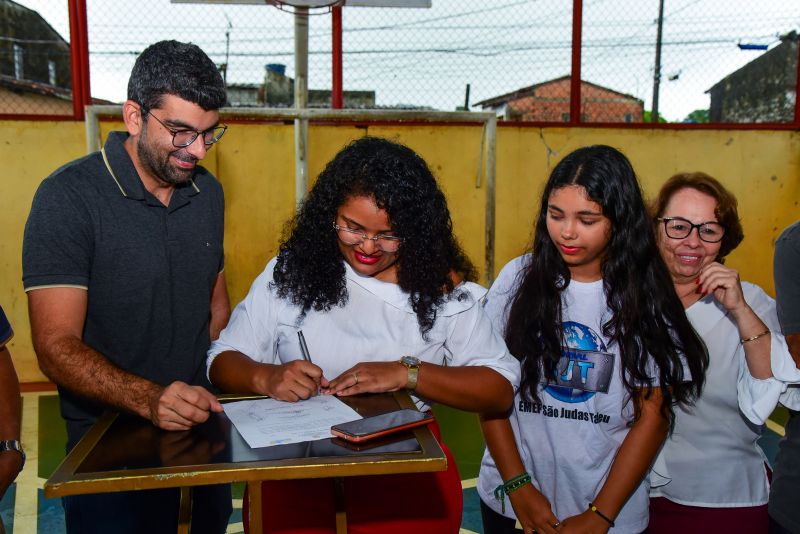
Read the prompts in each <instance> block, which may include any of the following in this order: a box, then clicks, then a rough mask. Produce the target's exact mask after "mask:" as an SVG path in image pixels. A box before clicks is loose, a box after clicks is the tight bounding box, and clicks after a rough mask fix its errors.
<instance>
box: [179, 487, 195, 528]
mask: <svg viewBox="0 0 800 534" xmlns="http://www.w3.org/2000/svg"><path fill="white" fill-rule="evenodd" d="M191 522H192V488H191V487H185V488H181V500H180V506H179V507H178V534H189V528H190V526H191Z"/></svg>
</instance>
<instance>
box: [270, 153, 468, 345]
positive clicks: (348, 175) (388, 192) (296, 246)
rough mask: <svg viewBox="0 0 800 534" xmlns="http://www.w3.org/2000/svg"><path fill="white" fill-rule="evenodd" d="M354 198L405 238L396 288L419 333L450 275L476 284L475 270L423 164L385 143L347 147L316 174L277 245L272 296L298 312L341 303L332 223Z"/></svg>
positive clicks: (449, 286)
mask: <svg viewBox="0 0 800 534" xmlns="http://www.w3.org/2000/svg"><path fill="white" fill-rule="evenodd" d="M360 196H364V197H369V198H371V199H373V200H374V201H375V204H376V205H377V206H378V207H379V208H380V209H382V210H385V211H386V213H387V214H388V216H389V222H390V223H391V227H392V230H393V231H394V232H395V233H396V234H397V235H398V236H401V237H402V238H403V242H402V244H401V246H400V248H399V249H398V251H397V277H398V284H399V286H400V288H401V289H402V290H403V291H404V292H406V293H408V294H409V302H410V304H411V306H412V309H413V310H414V312H415V313H416V315H417V321H418V322H419V326H420V331H421V333H422V334H423V336H424V335H425V334H426V333H427V332H428V331H429V330H430V329H431V328H432V327H433V324H434V322H435V321H436V311H437V309H438V307H439V306H440V305H442V304H443V303H444V301H445V299H446V296H447V295H448V294H449V293H450V292H451V291H453V289H454V287H455V283H454V278H460V279H462V280H475V279H476V273H475V268H474V267H473V265H472V263H471V262H470V261H469V259H468V258H467V256H466V255H465V254H464V252H463V251H462V250H461V247H460V246H459V244H458V242H457V241H456V238H455V236H454V235H453V224H452V221H451V219H450V212H449V210H448V209H447V201H446V200H445V197H444V193H442V191H441V190H440V189H439V186H438V184H437V183H436V179H435V178H434V177H433V174H431V171H430V169H428V166H427V164H426V163H425V161H424V160H423V159H422V158H421V157H419V156H418V155H417V154H416V153H415V152H414V151H413V150H411V149H410V148H408V147H405V146H403V145H400V144H397V143H394V142H391V141H388V140H386V139H381V138H377V137H364V138H361V139H359V140H357V141H354V142H352V143H351V144H349V145H348V146H346V147H345V148H344V149H343V150H341V151H340V152H339V153H338V154H337V155H336V156H335V157H334V158H333V160H331V161H330V162H329V163H328V165H327V166H326V167H325V169H324V170H323V171H322V173H321V174H320V175H319V177H318V178H317V181H316V183H315V184H314V186H313V187H312V189H311V191H309V193H308V196H307V197H306V199H305V200H304V201H303V203H302V205H301V206H300V208H299V209H298V212H297V214H296V216H295V217H294V219H293V220H292V221H291V222H290V223H289V226H288V230H287V234H288V236H287V237H285V238H284V240H283V241H282V243H281V245H280V249H279V252H278V260H277V264H276V266H275V273H274V283H275V287H276V288H277V290H278V295H279V296H280V297H281V298H287V299H289V300H291V302H292V303H293V304H295V305H297V306H300V307H301V308H302V310H303V312H302V314H303V315H305V313H306V312H307V311H308V310H310V309H312V308H313V309H314V310H316V311H328V310H330V309H331V308H332V307H333V306H343V305H344V304H346V303H347V298H348V295H347V286H346V280H345V267H344V263H343V261H342V255H341V252H340V251H339V245H338V237H337V235H336V232H335V231H334V229H333V226H332V225H333V221H334V220H335V219H336V215H337V211H338V209H339V207H340V206H341V205H342V204H343V203H344V202H346V201H347V200H348V199H349V198H352V197H360ZM310 250H313V251H314V252H315V253H314V254H309V253H308V251H310ZM454 275H455V276H454Z"/></svg>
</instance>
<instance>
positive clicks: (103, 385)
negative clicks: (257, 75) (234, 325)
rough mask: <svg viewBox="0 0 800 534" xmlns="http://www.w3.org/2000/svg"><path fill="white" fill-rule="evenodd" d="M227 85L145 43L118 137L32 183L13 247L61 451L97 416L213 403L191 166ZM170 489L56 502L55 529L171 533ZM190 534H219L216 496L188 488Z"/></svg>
mask: <svg viewBox="0 0 800 534" xmlns="http://www.w3.org/2000/svg"><path fill="white" fill-rule="evenodd" d="M225 100H226V95H225V87H224V84H223V81H222V78H221V76H220V74H219V72H218V70H217V68H216V66H215V65H214V63H213V62H212V61H211V60H210V59H209V58H208V56H206V54H205V53H203V51H202V50H200V48H198V47H197V46H195V45H191V44H184V43H179V42H176V41H162V42H159V43H156V44H154V45H152V46H150V47H148V48H147V49H146V50H145V51H144V52H142V54H141V55H140V56H139V58H138V59H137V60H136V64H135V65H134V67H133V71H132V72H131V77H130V81H129V83H128V100H127V101H126V102H125V104H124V105H123V108H122V116H123V120H124V122H125V126H126V128H127V133H125V132H113V133H112V134H111V135H110V136H109V138H108V140H107V142H106V144H105V146H104V147H103V149H102V150H101V151H100V152H99V153H94V154H91V155H89V156H86V157H84V158H81V159H79V160H77V161H73V162H71V163H68V164H67V165H65V166H63V167H61V168H60V169H58V170H57V171H56V172H55V173H53V174H52V175H51V176H49V177H48V178H47V179H45V180H44V181H43V182H42V184H41V185H40V187H39V189H38V191H37V192H36V195H35V197H34V199H33V206H32V207H31V212H30V215H29V217H28V222H27V224H26V226H25V237H24V242H23V254H22V255H23V283H24V286H25V291H26V292H27V295H28V305H29V309H30V319H31V333H32V336H33V343H34V348H35V350H36V354H37V357H38V359H39V366H40V367H41V369H42V371H43V372H44V373H45V374H46V375H47V376H48V377H49V378H50V379H51V380H52V381H53V382H55V383H56V384H57V385H58V390H59V394H60V401H61V414H62V416H63V417H64V419H65V420H66V423H67V434H68V443H67V449H68V450H69V449H72V447H74V446H75V444H76V443H77V442H78V440H79V439H80V438H81V436H83V434H84V433H85V432H86V431H87V430H88V429H89V427H90V426H91V425H92V423H93V422H94V421H95V420H96V419H97V417H98V416H99V415H100V414H101V413H102V412H103V411H104V410H105V409H106V408H109V407H110V408H114V409H118V410H123V411H126V412H129V413H132V414H135V415H138V416H140V417H144V418H146V419H149V420H150V421H152V423H153V424H154V425H156V426H158V427H160V428H162V429H165V430H186V429H188V428H190V427H192V426H193V425H196V424H198V423H202V422H203V421H205V420H206V419H207V418H208V417H209V414H210V412H220V411H221V410H222V407H221V405H220V404H219V402H217V400H216V398H215V397H214V395H213V394H212V393H210V392H209V391H208V389H207V388H209V387H210V384H209V383H208V380H207V378H206V375H205V355H206V350H207V349H208V346H209V344H210V341H211V339H215V338H216V337H217V335H218V334H219V332H220V330H221V329H222V328H223V327H224V326H225V324H226V323H227V321H228V317H229V315H230V304H229V300H228V294H227V289H226V287H225V277H224V274H223V211H224V200H223V195H222V187H221V186H220V184H219V183H218V182H217V181H216V179H215V178H214V176H212V175H211V173H209V172H208V171H206V170H205V169H203V168H202V167H199V166H197V162H198V161H199V160H202V159H203V158H204V157H205V156H206V153H207V151H208V150H210V149H211V147H212V146H213V144H214V143H215V142H217V141H219V139H220V137H222V134H223V133H224V132H225V127H224V126H220V124H219V113H218V111H217V110H218V109H219V108H220V107H222V106H223V105H224V103H225ZM178 501H179V498H178V491H177V490H157V491H146V492H126V493H111V494H100V495H86V496H78V497H68V498H65V500H64V508H65V515H66V521H67V531H68V532H70V533H76V532H80V533H87V532H91V533H94V532H98V533H100V532H102V533H108V532H115V533H117V532H131V533H142V532H148V533H152V532H175V531H176V529H177V518H178ZM193 502H194V506H193V510H192V532H193V533H197V532H224V531H225V528H226V526H225V525H226V523H227V519H228V516H229V515H230V511H231V500H230V488H229V486H222V487H220V486H216V487H214V486H212V487H206V488H198V489H197V490H196V491H195V492H194V499H193Z"/></svg>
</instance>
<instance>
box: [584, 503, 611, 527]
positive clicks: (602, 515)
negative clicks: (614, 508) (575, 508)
mask: <svg viewBox="0 0 800 534" xmlns="http://www.w3.org/2000/svg"><path fill="white" fill-rule="evenodd" d="M589 510H591V511H592V512H594V513H596V514H597V515H599V516H600V517H602V518H603V520H604V521H605V522H606V523H608V524H609V525H611V527H612V528H613V527H614V522H613V521H612V520H611V519H609V518H608V516H607V515H605V514H604V513H603V512H601V511H600V510H598V509H597V506H595V505H594V503H589Z"/></svg>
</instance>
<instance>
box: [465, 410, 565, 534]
mask: <svg viewBox="0 0 800 534" xmlns="http://www.w3.org/2000/svg"><path fill="white" fill-rule="evenodd" d="M481 430H482V431H483V436H484V438H485V439H486V446H487V447H488V449H489V453H490V454H491V455H492V458H493V459H494V461H495V464H496V465H497V470H498V471H499V472H500V477H501V478H502V479H503V480H510V479H512V478H514V477H516V476H517V475H520V474H522V473H523V472H524V471H525V465H524V463H523V462H522V458H521V457H520V455H519V450H518V449H517V443H516V440H515V439H514V432H513V430H512V429H511V422H510V421H509V419H508V415H502V414H495V415H489V414H485V415H482V416H481ZM505 499H506V500H507V502H506V506H508V505H509V502H510V505H511V506H513V507H514V513H515V514H516V516H517V519H518V520H519V522H520V524H521V525H522V526H523V528H524V531H525V532H530V531H531V530H534V531H536V532H541V533H543V534H557V532H558V530H556V527H554V525H556V524H558V518H557V517H556V516H555V515H554V514H553V510H552V509H551V507H550V502H549V501H548V500H547V498H546V497H545V496H544V495H542V494H541V493H540V492H539V491H538V490H537V489H536V488H535V487H533V484H530V483H529V484H525V485H524V486H522V487H521V488H519V489H517V490H515V491H514V492H512V493H511V494H509V495H507V496H506V497H505Z"/></svg>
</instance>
